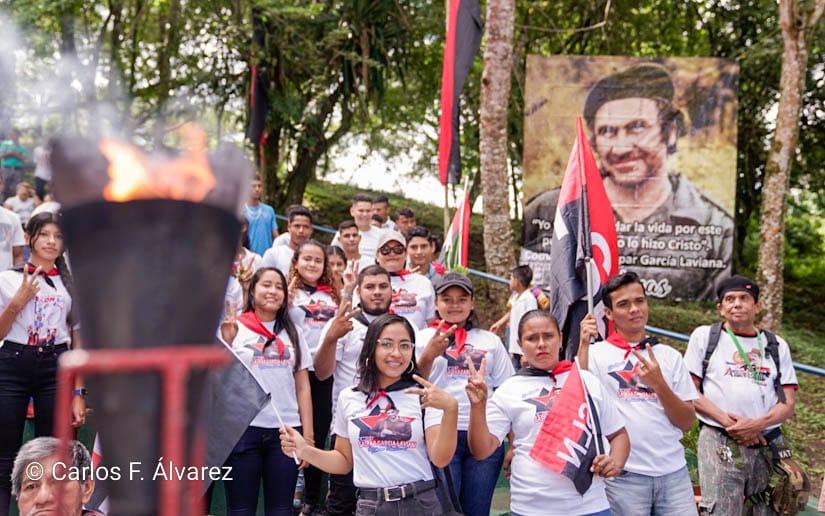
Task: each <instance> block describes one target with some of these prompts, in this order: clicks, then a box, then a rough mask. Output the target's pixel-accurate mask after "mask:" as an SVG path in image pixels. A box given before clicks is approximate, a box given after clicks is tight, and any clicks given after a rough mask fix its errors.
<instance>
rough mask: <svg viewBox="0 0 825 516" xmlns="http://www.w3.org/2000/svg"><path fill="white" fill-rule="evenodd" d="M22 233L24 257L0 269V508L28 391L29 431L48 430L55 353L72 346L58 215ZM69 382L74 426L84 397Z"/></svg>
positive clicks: (35, 220)
mask: <svg viewBox="0 0 825 516" xmlns="http://www.w3.org/2000/svg"><path fill="white" fill-rule="evenodd" d="M26 233H27V235H29V246H30V247H31V251H32V255H31V261H30V262H29V263H25V264H23V263H21V264H18V265H17V266H15V267H14V268H12V269H11V270H7V271H3V272H0V338H2V339H3V344H2V347H0V514H3V513H5V511H6V510H7V509H8V507H9V498H10V492H11V481H10V478H11V470H12V463H13V461H14V456H15V454H16V453H17V450H18V449H19V448H20V446H21V445H22V443H23V426H24V424H25V422H26V408H27V407H28V405H29V398H34V408H35V421H34V423H35V424H34V431H35V435H36V436H38V437H39V436H46V435H52V427H53V424H54V422H53V415H54V397H55V390H56V381H57V359H58V357H59V356H60V354H62V353H63V352H64V351H66V350H67V349H68V347H69V344H70V343H73V345H74V347H79V340H78V335H77V331H76V329H75V328H73V327H72V325H71V321H70V314H71V310H72V296H71V286H72V281H71V275H70V274H69V270H68V268H67V267H66V262H65V260H64V259H63V234H62V233H61V231H60V227H59V225H58V219H57V215H55V214H54V213H50V212H44V213H40V214H38V215H35V216H33V217H32V218H31V219H29V223H28V227H27V228H26ZM75 387H76V389H75V392H74V394H75V395H74V396H73V397H72V426H74V427H78V426H80V425H81V424H83V422H84V421H85V418H86V404H85V401H84V399H83V395H84V394H85V393H84V389H83V388H82V385H81V383H80V381H78V383H76V384H75ZM64 424H65V423H64Z"/></svg>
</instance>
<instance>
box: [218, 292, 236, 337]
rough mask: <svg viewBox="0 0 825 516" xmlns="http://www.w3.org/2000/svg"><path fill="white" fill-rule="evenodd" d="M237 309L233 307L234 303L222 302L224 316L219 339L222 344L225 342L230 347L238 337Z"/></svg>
mask: <svg viewBox="0 0 825 516" xmlns="http://www.w3.org/2000/svg"><path fill="white" fill-rule="evenodd" d="M237 314H238V307H237V306H235V303H233V302H231V301H229V300H226V301H225V302H224V314H223V320H222V321H221V327H220V330H221V338H222V339H223V341H224V342H226V343H227V344H228V345H229V346H231V345H232V342H234V340H235V337H237V336H238V318H237Z"/></svg>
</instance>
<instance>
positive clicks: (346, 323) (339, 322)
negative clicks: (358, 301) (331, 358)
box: [327, 300, 361, 340]
mask: <svg viewBox="0 0 825 516" xmlns="http://www.w3.org/2000/svg"><path fill="white" fill-rule="evenodd" d="M350 308H352V302H351V301H348V300H344V301H342V302H341V304H340V305H339V306H338V313H336V314H335V317H334V318H333V319H332V323H331V324H330V327H329V331H328V333H327V335H329V336H330V337H331V338H334V339H336V340H337V339H340V338H341V337H343V336H344V335H346V334H347V333H349V332H351V331H352V318H353V317H355V316H356V315H358V314H360V313H361V309H360V308H356V309H354V310H350Z"/></svg>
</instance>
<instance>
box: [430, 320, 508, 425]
mask: <svg viewBox="0 0 825 516" xmlns="http://www.w3.org/2000/svg"><path fill="white" fill-rule="evenodd" d="M434 334H435V329H434V328H426V329H424V330H421V331H419V332H417V333H416V334H415V343H416V350H415V353H416V356H421V353H423V352H424V349H425V348H426V347H427V343H428V342H429V341H430V339H431V338H432V337H433V335H434ZM468 356H469V357H470V358H471V359H472V361H473V365H474V366H475V367H476V369H478V368H479V367H480V366H481V361H482V360H483V359H484V358H486V359H487V396H488V397H489V396H492V394H493V389H495V388H497V387H498V386H499V385H501V384H502V383H504V381H505V380H507V379H508V378H510V377H511V376H513V373H514V370H513V363H512V362H511V361H510V357H509V355H508V354H507V350H506V349H504V344H502V343H501V339H500V338H498V335H496V334H495V333H491V332H489V331H487V330H482V329H480V328H473V329H471V330H470V331H468V332H467V342H466V343H465V344H464V349H463V350H462V351H461V353H460V354H459V353H458V351H457V350H456V347H455V345H452V346H450V347H449V348H447V351H445V352H444V353H443V354H442V355H441V356H439V357H436V359H435V360H433V365H432V369H430V382H432V383H434V384H435V385H437V386H438V387H440V388H442V389H444V390H445V391H447V393H449V394H450V396H453V397H454V398H455V399H456V400H458V429H459V430H467V427H468V426H469V424H470V400H469V399H468V398H467V392H466V391H465V390H464V388H465V387H466V386H467V378H468V377H469V376H470V368H469V367H467V357H468Z"/></svg>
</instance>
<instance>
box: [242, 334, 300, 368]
mask: <svg viewBox="0 0 825 516" xmlns="http://www.w3.org/2000/svg"><path fill="white" fill-rule="evenodd" d="M265 344H266V338H264V337H263V336H261V337H258V342H254V343H250V344H247V345H246V346H244V347H245V348H247V349H250V350H252V362H251V365H253V366H256V367H259V368H261V369H273V368H276V367H291V365H292V364H290V358H291V357H292V355H291V353H290V352H289V347H288V346H286V345H284V343H283V341H282V340H281V339H280V338H279V337H275V340H273V341H272V343H271V344H269V346H266V347H264V345H265ZM279 348H283V350H284V351H283V353H278V349H279Z"/></svg>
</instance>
